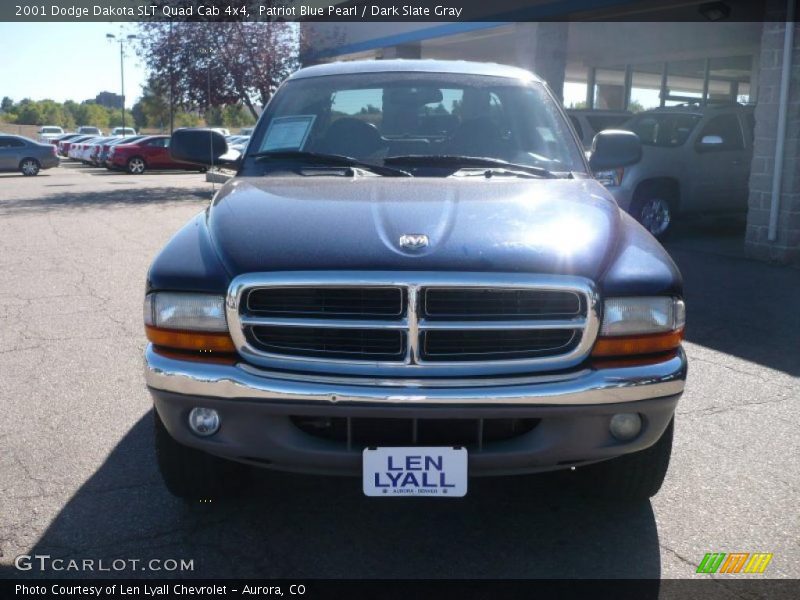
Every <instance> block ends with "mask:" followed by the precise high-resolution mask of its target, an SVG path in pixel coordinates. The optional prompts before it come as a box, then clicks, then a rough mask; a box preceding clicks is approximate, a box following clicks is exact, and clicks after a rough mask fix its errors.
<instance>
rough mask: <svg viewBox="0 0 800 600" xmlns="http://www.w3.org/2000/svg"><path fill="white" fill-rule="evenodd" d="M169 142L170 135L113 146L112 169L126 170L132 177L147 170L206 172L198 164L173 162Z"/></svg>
mask: <svg viewBox="0 0 800 600" xmlns="http://www.w3.org/2000/svg"><path fill="white" fill-rule="evenodd" d="M169 141H170V137H169V136H168V135H153V136H149V137H145V138H142V139H140V140H137V141H136V142H133V143H131V144H117V145H116V146H112V147H111V149H110V151H109V157H108V160H109V162H110V163H111V168H112V169H124V170H126V171H127V172H128V173H130V174H131V175H141V174H142V173H144V172H145V171H146V170H147V169H183V170H186V171H201V172H203V171H205V168H199V167H198V166H197V165H196V164H192V163H186V162H179V161H176V160H173V159H172V157H171V156H170V155H169ZM112 151H113V153H112Z"/></svg>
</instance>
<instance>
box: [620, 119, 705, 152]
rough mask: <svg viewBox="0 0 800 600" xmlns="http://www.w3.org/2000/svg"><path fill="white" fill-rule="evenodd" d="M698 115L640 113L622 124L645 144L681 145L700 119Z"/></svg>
mask: <svg viewBox="0 0 800 600" xmlns="http://www.w3.org/2000/svg"><path fill="white" fill-rule="evenodd" d="M700 119H701V117H700V115H695V114H681V113H642V114H640V115H639V116H636V117H634V118H633V119H631V120H630V121H628V122H627V123H626V124H625V125H624V129H627V130H628V131H632V132H634V133H635V134H636V135H638V136H639V139H640V140H641V142H642V144H644V145H646V146H664V147H676V146H682V145H683V144H684V143H685V142H686V140H687V139H689V136H690V135H691V133H692V130H693V129H694V128H695V127H696V126H697V123H698V122H699V121H700Z"/></svg>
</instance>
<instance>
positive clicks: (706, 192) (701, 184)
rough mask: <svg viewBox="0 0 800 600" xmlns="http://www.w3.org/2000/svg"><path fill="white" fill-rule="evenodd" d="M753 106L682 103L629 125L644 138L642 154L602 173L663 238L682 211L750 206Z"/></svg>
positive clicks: (608, 184) (615, 192) (622, 204)
mask: <svg viewBox="0 0 800 600" xmlns="http://www.w3.org/2000/svg"><path fill="white" fill-rule="evenodd" d="M754 124H755V121H754V117H753V108H752V107H749V106H742V105H739V104H725V105H719V104H718V105H714V104H710V105H707V106H676V107H669V108H658V109H655V110H650V111H647V112H643V113H640V114H638V115H636V116H635V117H633V118H632V119H630V120H629V121H628V122H627V123H625V124H624V125H622V126H621V128H622V129H627V130H629V131H633V132H634V133H636V134H637V135H638V136H639V139H640V140H641V142H642V160H641V161H640V162H638V163H636V164H634V165H631V166H629V167H626V168H624V169H615V170H612V171H601V172H596V173H595V177H596V178H597V179H598V180H599V181H600V182H601V183H603V184H604V185H605V186H606V187H607V188H608V189H609V191H610V192H611V193H612V194H613V195H614V198H616V200H617V203H618V204H619V206H620V208H623V209H624V210H626V211H628V212H629V213H630V214H631V215H633V216H634V217H635V218H636V219H637V220H638V221H639V222H640V223H642V225H644V226H645V227H646V228H647V229H648V230H649V231H650V233H652V234H653V235H654V236H656V237H663V236H664V235H665V234H666V233H667V231H668V230H669V227H670V224H671V223H672V222H673V220H674V218H675V217H676V216H677V215H679V214H680V215H686V214H693V213H694V214H697V213H707V214H710V213H744V212H746V211H747V190H748V185H747V184H748V178H749V176H750V159H751V157H752V155H753V127H754Z"/></svg>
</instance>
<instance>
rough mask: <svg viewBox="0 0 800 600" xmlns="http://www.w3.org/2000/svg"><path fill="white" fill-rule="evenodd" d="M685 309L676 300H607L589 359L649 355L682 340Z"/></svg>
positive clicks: (675, 346) (672, 348) (633, 298)
mask: <svg viewBox="0 0 800 600" xmlns="http://www.w3.org/2000/svg"><path fill="white" fill-rule="evenodd" d="M685 324H686V305H685V304H684V302H683V300H681V299H680V298H672V297H663V296H655V297H641V298H639V297H630V298H608V299H606V301H605V302H604V303H603V323H602V325H601V327H600V334H599V337H598V339H597V342H596V343H595V347H594V350H593V351H592V355H593V356H623V355H636V354H639V355H641V354H653V353H656V352H666V351H669V350H674V349H675V348H677V347H678V346H680V343H681V340H683V330H684V326H685Z"/></svg>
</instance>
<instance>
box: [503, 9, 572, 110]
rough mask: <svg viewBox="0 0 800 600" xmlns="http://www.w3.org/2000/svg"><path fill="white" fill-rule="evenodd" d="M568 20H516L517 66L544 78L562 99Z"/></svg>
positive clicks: (515, 45) (565, 67)
mask: <svg viewBox="0 0 800 600" xmlns="http://www.w3.org/2000/svg"><path fill="white" fill-rule="evenodd" d="M568 33H569V23H515V24H514V48H515V53H516V63H517V66H520V67H522V68H523V69H528V70H529V71H533V72H534V73H536V74H537V75H538V76H539V77H541V78H542V79H544V80H545V81H546V82H547V84H548V85H549V86H550V89H552V90H553V93H554V94H555V95H556V96H558V97H559V98H560V99H563V98H564V75H565V73H566V69H567V35H568Z"/></svg>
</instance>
